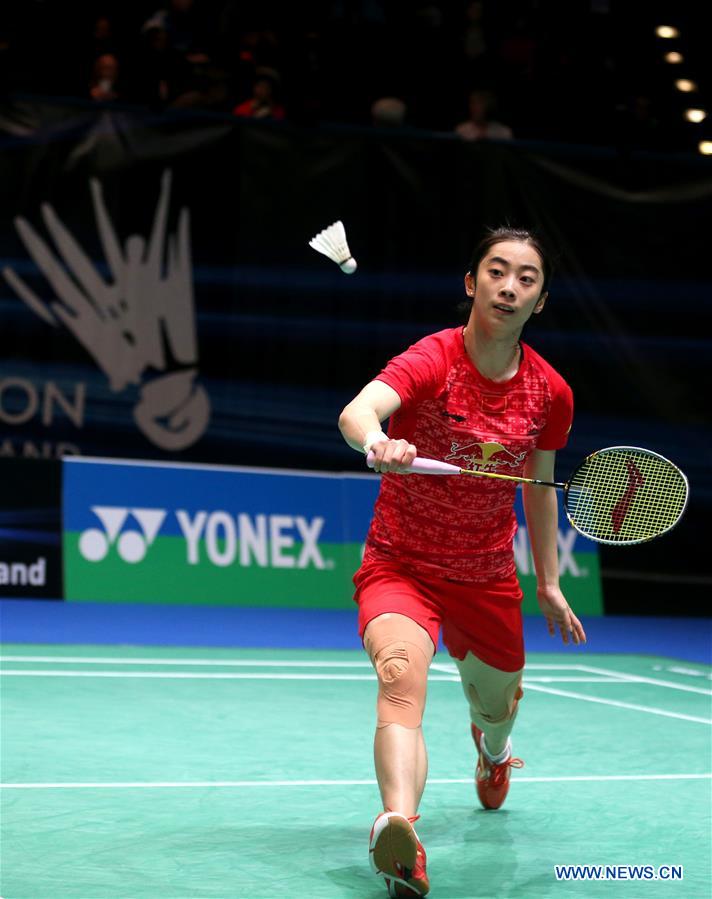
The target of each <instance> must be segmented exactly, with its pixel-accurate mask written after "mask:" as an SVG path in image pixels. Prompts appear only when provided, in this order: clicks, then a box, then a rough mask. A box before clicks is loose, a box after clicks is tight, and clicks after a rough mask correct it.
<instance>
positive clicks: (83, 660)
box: [0, 655, 371, 668]
mask: <svg viewBox="0 0 712 899" xmlns="http://www.w3.org/2000/svg"><path fill="white" fill-rule="evenodd" d="M0 662H68V663H72V664H80V665H104V664H106V665H185V666H189V665H199V666H201V667H203V666H204V667H206V668H207V667H215V668H220V667H223V666H225V667H240V668H370V667H371V663H370V662H369V661H358V662H342V661H333V662H304V661H297V660H295V661H293V662H291V661H288V660H280V661H268V660H266V659H222V660H220V659H165V658H162V659H141V658H138V657H136V656H131V657H130V658H118V657H115V656H6V655H0Z"/></svg>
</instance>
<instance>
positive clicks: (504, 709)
mask: <svg viewBox="0 0 712 899" xmlns="http://www.w3.org/2000/svg"><path fill="white" fill-rule="evenodd" d="M513 686H514V690H512V689H511V688H510V689H509V690H507V691H506V692H505V693H504V694H503V695H502V696H501V698H500V699H499V701H498V702H497V703H496V704H495V703H493V702H488V703H484V702H483V701H482V699H481V697H480V694H479V693H478V692H477V690H476V689H475V686H474V684H468V688H467V695H468V699H469V701H470V709H471V711H472V716H473V717H477V718H480V719H482V721H486V722H487V723H488V724H495V725H496V724H504V723H505V722H506V721H510V720H511V719H513V718H514V717H515V715H516V714H517V707H518V705H519V700H520V699H521V698H522V696H523V695H524V693H523V691H522V687H521V681H519V682H516V683H515V684H513Z"/></svg>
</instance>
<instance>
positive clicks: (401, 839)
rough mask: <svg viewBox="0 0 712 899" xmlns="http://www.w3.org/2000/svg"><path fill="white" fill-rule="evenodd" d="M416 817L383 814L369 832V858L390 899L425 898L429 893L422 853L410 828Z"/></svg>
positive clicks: (423, 854)
mask: <svg viewBox="0 0 712 899" xmlns="http://www.w3.org/2000/svg"><path fill="white" fill-rule="evenodd" d="M418 817H419V816H418V815H416V816H415V817H414V818H406V817H405V815H401V814H399V813H398V812H382V813H381V814H380V815H379V816H378V817H377V818H376V820H375V821H374V823H373V827H372V828H371V837H370V840H369V845H368V857H369V860H370V862H371V867H372V868H373V870H374V871H375V872H376V874H378V876H379V877H382V878H383V879H384V881H385V883H386V889H387V890H388V895H389V896H410V897H413V896H425V895H426V893H427V892H428V890H429V889H430V881H429V880H428V875H427V873H426V871H425V866H426V863H427V859H426V857H425V849H423V844H422V843H421V842H420V840H419V839H418V834H417V833H416V832H415V828H414V827H413V823H414V822H415V821H417V820H418Z"/></svg>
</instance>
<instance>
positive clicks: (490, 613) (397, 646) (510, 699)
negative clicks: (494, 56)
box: [339, 228, 586, 896]
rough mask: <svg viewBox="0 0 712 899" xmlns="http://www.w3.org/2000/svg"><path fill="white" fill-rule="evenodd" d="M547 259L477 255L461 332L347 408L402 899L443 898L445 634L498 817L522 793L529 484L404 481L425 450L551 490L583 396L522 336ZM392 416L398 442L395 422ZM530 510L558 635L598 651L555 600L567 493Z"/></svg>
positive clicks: (481, 788)
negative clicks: (431, 711)
mask: <svg viewBox="0 0 712 899" xmlns="http://www.w3.org/2000/svg"><path fill="white" fill-rule="evenodd" d="M550 277H551V263H550V260H549V257H548V255H547V254H546V252H545V250H544V248H543V247H542V245H541V243H540V241H539V240H538V238H537V237H535V236H534V235H533V234H531V233H529V232H528V231H520V230H514V229H509V228H500V229H497V230H494V231H491V232H490V233H488V234H487V235H486V237H485V238H484V239H483V240H482V242H481V243H480V244H479V245H478V246H477V248H476V249H475V252H474V254H473V258H472V262H471V265H470V269H469V271H468V272H467V274H466V275H465V291H466V293H467V295H468V297H471V298H472V301H473V302H472V309H471V311H470V315H469V319H468V321H467V324H466V325H465V327H464V328H463V327H456V328H450V329H447V330H445V331H440V332H438V333H436V334H432V335H430V336H428V337H425V338H423V339H422V340H420V341H418V343H416V344H415V345H414V346H411V347H410V348H409V349H408V350H406V351H405V352H404V353H402V354H401V355H399V356H396V357H395V358H394V359H392V360H391V361H390V362H389V363H388V364H387V365H386V367H385V368H384V369H383V371H382V372H381V373H380V374H379V375H378V376H377V377H376V379H375V380H373V381H371V382H370V383H369V384H367V385H366V386H365V387H364V388H363V390H362V391H361V392H360V393H359V394H358V395H357V396H356V397H355V398H354V399H353V400H352V401H351V402H350V403H349V404H348V405H347V406H346V408H345V409H344V410H343V412H342V413H341V416H340V419H339V427H340V429H341V432H342V434H343V436H344V439H345V440H346V442H347V443H348V444H349V445H350V446H351V447H353V448H354V449H356V450H358V451H360V452H364V453H366V454H368V453H370V452H372V454H373V456H372V459H373V465H374V468H375V470H376V471H379V472H381V474H382V475H383V477H382V479H381V489H380V493H379V496H378V500H377V501H376V505H375V509H374V515H373V520H372V522H371V527H370V530H369V533H368V538H367V541H366V549H365V554H364V558H363V564H362V565H361V567H360V568H359V570H358V571H357V572H356V574H355V576H354V584H355V586H356V593H355V597H354V598H355V600H356V602H357V603H358V607H359V629H360V634H361V636H362V639H363V644H364V647H365V649H366V651H367V652H368V654H369V657H370V659H371V662H372V664H373V666H374V668H375V670H376V673H377V676H378V699H377V726H376V736H375V746H374V757H375V766H376V776H377V778H378V784H379V788H380V792H381V798H382V801H383V809H384V810H383V812H382V813H380V814H379V815H378V817H377V818H376V820H375V823H374V825H373V828H372V830H371V836H370V846H369V856H370V861H371V865H372V867H373V869H374V870H375V872H376V873H377V874H378V875H379V876H381V877H383V878H384V880H385V882H386V886H387V888H388V891H389V894H390V895H392V896H424V895H425V894H426V893H427V892H428V890H429V881H428V876H427V872H426V856H425V850H424V849H423V846H422V844H421V842H420V841H419V839H418V836H417V834H416V832H415V830H414V828H413V823H414V822H415V821H416V820H417V818H418V815H417V811H418V805H419V802H420V798H421V795H422V793H423V789H424V787H425V780H426V775H427V754H426V749H425V743H424V739H423V733H422V729H421V723H422V717H423V711H424V708H425V696H426V680H427V673H428V667H429V665H430V662H431V661H432V658H433V655H434V653H435V650H436V646H437V643H438V636H439V633H440V631H442V638H443V643H444V644H445V646H446V647H447V649H448V652H449V653H450V655H451V656H452V657H453V658H454V659H455V661H456V663H457V667H458V669H459V672H460V678H461V680H462V686H463V689H464V693H465V697H466V699H467V702H468V704H469V712H470V720H471V732H472V737H473V739H474V741H475V747H476V753H477V763H476V771H475V783H476V788H477V794H478V797H479V801H480V802H481V803H482V805H483V806H484V807H485V808H488V809H496V808H499V807H500V806H501V805H502V803H503V802H504V800H505V797H506V795H507V791H508V789H509V778H510V773H511V769H512V768H520V767H521V766H522V765H523V762H522V761H521V760H520V759H517V758H514V757H513V755H512V748H511V741H510V733H511V731H512V727H513V725H514V719H515V716H516V713H517V705H518V702H519V700H520V699H521V698H522V688H521V680H522V669H523V667H524V646H523V635H522V617H521V600H522V591H521V589H520V586H519V582H518V580H517V575H516V570H515V565H514V553H513V546H512V540H513V537H514V533H515V531H516V519H515V515H514V511H513V505H514V499H515V490H516V484H513V483H511V482H509V481H506V480H498V479H496V478H456V477H451V478H448V477H431V476H428V475H419V474H407V472H406V469H407V468H408V466H409V465H410V463H411V462H412V461H413V459H414V458H415V456H416V455H420V456H424V457H429V458H433V459H441V460H445V461H450V462H455V464H457V465H458V466H459V467H460V468H472V469H475V468H477V469H480V470H482V471H491V472H495V473H502V474H508V475H517V476H521V475H524V476H526V477H531V478H539V479H542V480H548V481H552V480H553V478H554V457H555V454H556V450H557V449H560V448H561V447H563V446H564V445H565V444H566V440H567V435H568V433H569V430H570V428H571V421H572V415H573V397H572V393H571V389H570V388H569V386H568V385H567V384H566V382H565V381H564V379H563V378H562V377H561V376H560V375H559V374H557V372H556V371H555V370H554V369H553V368H552V367H551V366H550V365H549V364H548V363H547V362H545V361H544V359H542V358H541V356H539V355H538V354H537V353H536V352H534V350H533V349H531V347H529V346H527V344H525V343H523V342H522V341H521V340H520V335H521V332H522V328H523V327H524V325H525V324H526V322H527V321H528V320H529V318H530V317H531V316H532V315H537V314H538V313H540V312H541V311H542V309H543V308H544V304H545V303H546V299H547V287H548V283H549V279H550ZM387 418H389V419H390V423H389V427H388V434H385V433H383V431H382V430H381V422H383V421H385V420H386V419H387ZM523 491H524V509H525V514H526V520H527V527H528V530H529V538H530V541H531V546H532V554H533V557H534V564H535V569H536V576H537V599H538V602H539V606H540V608H541V611H542V613H543V614H544V616H545V619H546V622H547V626H548V629H549V633H550V634H551V635H552V636H555V635H556V629H557V628H558V630H559V633H560V635H561V639H562V640H563V642H564V643H569V642H570V641H571V642H573V643H575V644H578V643H583V642H585V640H586V635H585V633H584V629H583V627H582V626H581V622H580V621H579V620H578V618H577V617H576V615H575V614H574V613H573V611H572V610H571V607H570V606H569V604H568V603H567V601H566V599H565V597H564V595H563V594H562V592H561V590H560V588H559V571H558V557H557V509H558V506H557V498H556V492H555V490H554V489H552V488H548V487H536V486H528V485H525V486H524V487H523Z"/></svg>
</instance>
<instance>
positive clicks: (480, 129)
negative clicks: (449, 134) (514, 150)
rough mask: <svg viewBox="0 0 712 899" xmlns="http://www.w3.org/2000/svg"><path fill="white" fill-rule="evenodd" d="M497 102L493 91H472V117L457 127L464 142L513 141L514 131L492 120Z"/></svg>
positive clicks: (470, 104)
mask: <svg viewBox="0 0 712 899" xmlns="http://www.w3.org/2000/svg"><path fill="white" fill-rule="evenodd" d="M496 102H497V101H496V97H495V95H494V94H493V93H492V91H488V90H474V91H472V92H471V93H470V101H469V106H470V117H469V119H466V120H465V121H464V122H460V124H459V125H457V126H456V128H455V133H456V134H459V136H460V137H461V138H463V139H464V140H485V139H487V140H511V138H512V137H513V136H514V135H513V134H512V129H511V128H510V127H509V126H508V125H503V124H502V122H498V121H496V120H495V119H493V118H491V116H492V113H493V112H494V110H495V106H496Z"/></svg>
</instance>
